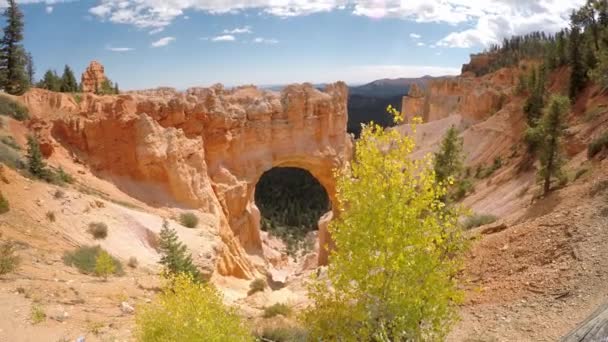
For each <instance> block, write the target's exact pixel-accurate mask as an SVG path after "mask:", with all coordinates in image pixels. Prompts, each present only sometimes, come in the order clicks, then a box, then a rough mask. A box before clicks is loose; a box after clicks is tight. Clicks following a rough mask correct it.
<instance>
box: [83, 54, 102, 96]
mask: <svg viewBox="0 0 608 342" xmlns="http://www.w3.org/2000/svg"><path fill="white" fill-rule="evenodd" d="M105 80H106V75H105V74H104V70H103V65H101V63H99V62H97V61H92V62H91V64H89V66H88V67H87V69H86V70H85V71H84V72H83V73H82V77H81V83H82V91H83V92H85V93H95V92H97V90H98V89H101V85H102V83H103V82H104V81H105Z"/></svg>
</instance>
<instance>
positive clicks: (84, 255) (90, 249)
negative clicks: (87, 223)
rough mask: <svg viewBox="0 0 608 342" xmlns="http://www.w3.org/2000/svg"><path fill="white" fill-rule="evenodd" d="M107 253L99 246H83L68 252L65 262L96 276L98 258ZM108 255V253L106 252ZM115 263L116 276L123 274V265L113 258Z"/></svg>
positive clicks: (65, 255)
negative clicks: (102, 253)
mask: <svg viewBox="0 0 608 342" xmlns="http://www.w3.org/2000/svg"><path fill="white" fill-rule="evenodd" d="M102 251H103V252H105V251H104V250H103V249H102V248H101V247H99V246H83V247H79V248H77V249H76V250H74V251H72V252H66V253H65V254H64V255H63V262H64V263H65V264H66V265H68V266H73V267H76V268H77V269H78V270H79V271H80V272H82V273H84V274H94V273H95V265H96V260H97V256H98V255H99V254H100V253H101V252H102ZM105 253H106V254H107V252H105ZM112 261H113V262H114V272H113V273H114V274H116V275H121V274H123V270H122V264H121V263H120V261H118V260H117V259H116V258H112Z"/></svg>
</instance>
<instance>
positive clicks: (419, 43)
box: [416, 42, 426, 46]
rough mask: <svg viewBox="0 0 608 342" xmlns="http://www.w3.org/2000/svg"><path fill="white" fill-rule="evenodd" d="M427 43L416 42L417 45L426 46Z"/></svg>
mask: <svg viewBox="0 0 608 342" xmlns="http://www.w3.org/2000/svg"><path fill="white" fill-rule="evenodd" d="M425 45H426V44H424V43H423V42H418V43H416V46H425Z"/></svg>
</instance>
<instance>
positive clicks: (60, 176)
mask: <svg viewBox="0 0 608 342" xmlns="http://www.w3.org/2000/svg"><path fill="white" fill-rule="evenodd" d="M56 177H57V180H58V181H59V182H60V183H67V184H72V183H74V177H72V175H70V174H69V173H67V172H65V171H64V170H63V168H62V167H59V170H57V173H56Z"/></svg>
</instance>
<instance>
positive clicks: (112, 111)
mask: <svg viewBox="0 0 608 342" xmlns="http://www.w3.org/2000/svg"><path fill="white" fill-rule="evenodd" d="M51 94H52V93H48V92H44V91H39V90H35V91H32V92H31V93H28V94H26V95H25V96H24V102H26V103H28V105H29V106H30V107H31V108H32V109H33V110H32V113H33V114H34V115H44V116H45V117H47V118H52V120H53V128H52V135H53V137H54V138H55V139H56V140H57V141H59V142H60V143H62V144H63V145H64V146H66V147H68V148H69V149H70V150H72V151H73V152H74V153H76V154H77V155H79V157H80V158H81V159H83V160H85V161H86V162H87V164H88V165H89V166H90V168H91V169H92V170H93V171H94V172H96V173H97V174H98V175H99V176H102V177H105V178H109V179H111V180H112V181H113V182H114V183H115V184H116V185H117V186H118V187H119V188H121V189H123V191H125V192H127V193H129V194H131V195H132V196H134V197H137V198H139V199H141V200H144V201H147V202H148V203H150V199H151V198H154V199H156V201H157V203H152V204H153V205H159V206H164V205H170V204H171V203H172V202H176V203H179V204H180V205H187V206H190V207H193V208H198V209H200V210H201V211H203V212H205V213H208V214H209V215H211V216H212V217H215V219H216V221H217V226H218V231H219V235H220V236H221V238H222V241H223V242H224V246H223V248H222V250H221V251H220V258H219V261H218V264H217V269H218V271H219V272H220V273H221V274H224V275H233V276H238V277H243V278H251V277H253V276H254V274H255V272H256V271H255V266H254V265H253V264H252V262H251V260H260V258H247V257H246V255H245V252H246V253H248V254H249V255H252V256H254V255H255V256H262V257H263V250H262V242H261V238H260V227H259V224H260V214H259V211H258V209H257V207H256V205H255V203H254V201H253V198H254V196H253V193H254V190H255V185H256V182H257V181H258V179H259V178H260V177H261V175H262V174H263V173H264V172H265V171H267V170H269V169H271V168H272V167H276V166H293V167H301V168H304V169H306V170H308V171H310V172H311V174H313V175H314V176H315V177H316V178H317V179H318V180H319V182H320V183H321V184H322V185H323V186H324V187H325V188H326V190H327V192H328V194H329V196H330V199H331V200H334V199H335V181H334V178H333V176H332V170H333V169H334V168H336V167H339V166H340V165H341V164H342V163H343V162H344V161H345V159H347V158H350V151H351V140H350V138H349V136H348V135H347V134H346V121H347V109H346V108H347V107H346V101H347V87H346V85H345V84H344V83H336V84H332V85H329V86H328V87H327V89H326V90H325V91H324V92H321V91H319V90H316V89H315V88H314V87H313V86H312V85H310V84H304V85H292V86H288V87H287V88H285V90H283V92H281V93H280V94H278V93H274V92H268V91H262V90H260V89H257V88H255V87H253V86H247V87H240V88H236V89H232V90H226V89H224V88H223V87H222V86H221V85H216V86H213V87H211V88H192V89H189V90H187V91H186V92H184V93H178V92H175V91H173V90H168V89H159V90H149V91H144V92H132V93H129V94H124V95H120V96H110V97H108V96H103V97H100V96H95V95H92V94H88V95H86V96H84V97H83V98H82V99H81V100H80V102H79V103H78V104H75V105H76V107H77V113H74V114H70V115H61V114H49V113H48V112H47V113H43V111H42V110H40V112H38V109H37V108H49V107H52V106H49V104H48V103H47V102H45V101H46V100H49V99H53V100H52V102H53V103H67V104H69V105H67V106H68V107H69V108H70V112H72V105H74V104H73V103H72V102H71V101H68V100H66V99H65V97H66V96H70V95H68V94H61V95H53V96H51ZM55 96H59V97H58V98H57V99H55ZM38 101H42V102H38ZM60 111H61V109H57V110H55V111H54V112H55V113H57V112H60ZM163 194H165V198H164V200H163ZM166 194H168V195H169V196H166ZM325 220H326V221H327V218H326V219H325ZM320 227H321V229H320V232H319V240H320V241H321V242H322V243H323V245H324V244H325V243H327V242H328V241H330V239H329V238H328V235H327V230H326V228H327V224H326V223H325V222H324V224H321V225H320ZM262 259H263V258H262ZM326 261H327V253H326V251H324V250H321V251H320V253H319V262H320V263H325V262H326Z"/></svg>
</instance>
